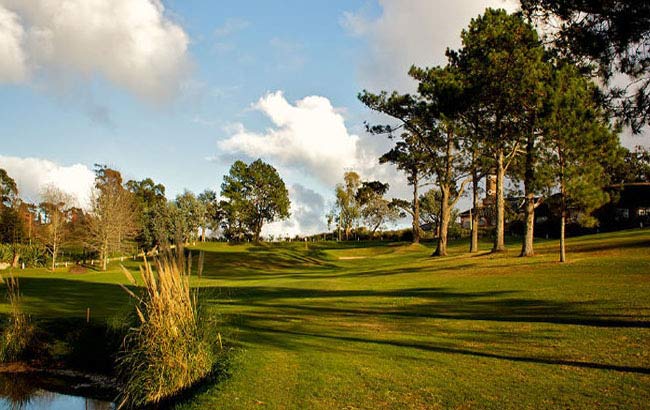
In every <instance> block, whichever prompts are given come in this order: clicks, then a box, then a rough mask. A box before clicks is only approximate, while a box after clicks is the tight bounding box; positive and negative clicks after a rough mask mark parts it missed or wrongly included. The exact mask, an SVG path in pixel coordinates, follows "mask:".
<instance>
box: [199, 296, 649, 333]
mask: <svg viewBox="0 0 650 410" xmlns="http://www.w3.org/2000/svg"><path fill="white" fill-rule="evenodd" d="M207 289H210V288H207ZM212 289H213V291H212V293H208V294H207V295H206V294H205V293H204V297H205V298H206V299H204V300H205V301H206V302H207V303H210V302H212V303H217V304H224V305H232V306H246V307H260V308H265V309H287V310H292V311H294V312H304V313H305V314H333V315H342V316H355V315H359V316H375V317H382V316H392V317H421V318H428V319H453V320H479V321H496V322H521V323H549V324H561V325H580V326H594V327H611V328H650V321H648V320H645V319H644V318H639V317H638V316H635V315H625V314H607V315H602V314H597V313H595V311H596V310H597V309H599V308H601V307H602V306H601V304H599V303H598V302H595V301H590V302H583V301H576V302H571V301H566V302H562V301H551V300H542V299H530V298H524V297H514V296H515V295H519V294H521V293H522V292H520V291H513V290H498V291H486V292H460V291H454V290H452V289H449V288H410V289H398V290H370V289H359V290H330V289H309V288H287V287H264V286H245V287H228V288H227V290H228V297H227V299H220V298H219V297H218V296H215V295H216V294H215V293H214V291H215V290H218V289H219V288H212ZM306 299H329V300H327V301H324V302H325V303H323V304H314V303H313V302H311V301H306ZM355 299H357V300H355ZM400 299H406V300H405V301H400ZM292 301H295V303H293V302H292ZM316 303H318V302H316ZM350 304H353V306H354V308H350V307H340V306H346V305H347V306H349V305H350Z"/></svg>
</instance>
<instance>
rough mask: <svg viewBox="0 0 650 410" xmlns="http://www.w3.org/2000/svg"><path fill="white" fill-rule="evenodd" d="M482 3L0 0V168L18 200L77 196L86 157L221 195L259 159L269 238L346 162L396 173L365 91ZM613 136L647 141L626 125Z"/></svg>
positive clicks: (386, 84)
mask: <svg viewBox="0 0 650 410" xmlns="http://www.w3.org/2000/svg"><path fill="white" fill-rule="evenodd" d="M486 7H503V8H506V9H508V10H510V11H513V10H515V9H516V8H517V6H516V3H515V2H513V1H512V0H457V1H441V0H327V1H326V0H320V1H301V0H278V1H272V2H271V1H267V0H257V1H247V0H240V1H237V2H231V1H228V2H225V1H224V2H222V1H219V2H216V1H208V0H202V1H199V0H164V1H160V0H48V1H41V0H0V101H2V104H1V106H2V109H1V110H0V168H4V169H6V170H7V172H8V173H9V175H10V176H12V177H13V178H14V179H15V180H16V182H17V184H18V188H19V190H20V194H21V196H22V197H23V198H24V199H25V200H28V201H34V202H35V201H38V199H39V193H40V192H41V191H42V190H43V188H44V187H46V186H48V185H55V186H58V187H59V188H61V189H62V190H64V191H66V192H69V193H70V194H72V195H73V196H74V197H75V198H76V200H77V203H78V205H80V206H88V204H89V196H90V189H91V186H92V184H93V177H94V174H93V167H94V164H106V165H108V166H110V167H113V168H116V169H118V170H120V171H121V172H122V174H123V176H124V178H125V180H126V179H138V180H140V179H143V178H147V177H150V178H153V179H154V181H156V182H157V183H162V184H164V185H165V187H166V189H167V196H168V198H170V199H173V198H174V197H175V195H177V194H179V193H181V192H183V190H184V189H189V190H191V191H193V192H195V193H199V192H201V191H203V190H204V189H208V188H209V189H214V190H216V191H217V192H218V191H219V189H220V185H221V182H222V179H223V175H224V174H225V173H227V172H228V169H229V167H230V165H231V164H232V162H233V161H234V160H236V159H243V160H246V161H251V160H254V159H257V158H262V159H263V160H265V161H266V162H269V163H270V164H272V165H273V166H275V167H276V168H277V169H278V171H279V173H280V175H281V176H282V178H283V179H284V181H285V183H286V184H287V187H288V189H289V193H290V198H291V202H292V209H291V213H292V216H291V218H290V219H288V220H287V221H283V222H278V223H274V224H271V225H269V226H267V227H266V228H265V230H264V233H266V234H274V235H291V236H293V235H295V234H298V233H303V234H311V233H316V232H320V231H323V230H325V229H326V226H325V218H324V214H325V212H326V211H327V210H328V209H329V207H330V206H331V202H332V199H333V189H334V186H335V184H336V183H337V182H339V181H341V180H342V177H343V173H344V172H345V171H347V170H355V171H357V172H358V173H359V174H360V175H361V177H362V179H364V180H370V179H380V180H382V181H387V182H389V183H390V185H391V191H390V192H389V195H390V196H399V197H405V198H406V197H407V196H408V192H409V187H408V186H407V185H406V179H405V177H404V176H403V175H401V174H399V173H398V172H397V171H395V169H394V168H393V167H392V166H390V165H381V166H380V165H379V164H378V163H377V158H378V157H379V156H380V155H381V154H382V153H384V152H385V151H387V150H388V149H389V147H390V141H388V140H387V139H386V138H385V137H379V136H370V135H367V134H366V132H365V128H364V121H369V122H376V121H385V119H383V118H381V117H379V116H377V115H376V114H374V113H372V112H370V111H369V110H368V109H366V108H365V107H363V105H362V104H361V103H360V102H359V101H358V100H357V94H358V93H359V92H360V91H361V90H364V89H367V90H369V91H373V92H377V91H380V90H394V89H396V90H400V91H403V92H406V91H410V90H413V88H414V83H413V82H412V81H410V80H409V78H408V76H407V75H406V72H407V70H408V67H409V66H410V65H412V64H416V65H420V66H434V65H439V64H443V63H444V61H445V58H444V52H445V49H446V48H447V47H452V48H457V47H458V46H459V45H460V37H459V36H460V32H461V30H462V29H463V28H464V27H466V26H467V24H468V23H469V21H470V19H471V18H472V17H476V16H477V15H478V14H480V13H481V12H482V11H483V10H484V9H485V8H486ZM624 143H625V145H628V146H632V145H635V144H640V143H643V141H642V140H641V137H625V140H624Z"/></svg>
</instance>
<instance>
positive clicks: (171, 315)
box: [117, 255, 216, 408]
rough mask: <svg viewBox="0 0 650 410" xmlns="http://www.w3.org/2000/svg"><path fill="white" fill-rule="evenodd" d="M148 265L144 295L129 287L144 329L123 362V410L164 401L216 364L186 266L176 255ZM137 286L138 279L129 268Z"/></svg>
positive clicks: (128, 342) (127, 344) (132, 334)
mask: <svg viewBox="0 0 650 410" xmlns="http://www.w3.org/2000/svg"><path fill="white" fill-rule="evenodd" d="M155 263H156V268H155V269H154V268H152V266H151V265H150V264H149V263H148V262H147V261H146V260H145V261H144V264H143V265H142V266H141V267H140V274H141V278H142V282H143V284H144V291H143V294H142V296H138V295H136V294H135V293H133V292H132V291H131V290H130V289H128V288H126V287H124V289H125V290H126V292H127V293H128V294H129V295H131V297H133V298H134V299H135V300H136V313H137V316H138V321H139V324H138V325H137V326H136V327H133V328H131V329H130V330H129V332H128V334H127V336H126V338H125V340H124V349H123V351H122V352H121V355H120V356H119V358H118V363H117V364H118V374H119V376H120V378H121V380H122V381H123V383H124V388H123V390H122V392H121V394H120V397H119V398H118V399H119V400H118V408H133V407H139V406H145V405H151V404H156V403H160V402H163V401H165V400H167V399H170V398H173V397H174V396H176V395H178V394H179V393H181V392H182V391H184V390H185V389H187V388H189V387H191V386H193V385H194V384H195V383H197V382H198V381H200V380H201V379H203V378H204V377H206V376H207V375H208V374H209V373H210V371H211V370H212V367H213V365H214V363H215V361H216V354H215V352H214V349H213V344H212V343H211V342H210V340H211V339H210V336H212V339H214V335H213V334H212V335H211V334H210V332H209V331H208V328H209V321H208V320H202V319H200V318H199V313H198V308H197V294H196V293H195V292H194V291H192V290H191V289H190V285H189V277H188V275H187V274H185V273H184V272H183V269H182V266H183V264H182V263H181V262H179V261H177V260H175V259H174V258H173V257H172V256H171V255H167V256H163V257H160V258H158V259H157V260H156V262H155ZM123 270H124V273H125V275H126V276H127V278H128V279H129V281H131V283H132V284H134V285H135V283H136V281H135V278H134V277H133V276H132V275H131V273H130V272H129V271H128V270H126V269H123Z"/></svg>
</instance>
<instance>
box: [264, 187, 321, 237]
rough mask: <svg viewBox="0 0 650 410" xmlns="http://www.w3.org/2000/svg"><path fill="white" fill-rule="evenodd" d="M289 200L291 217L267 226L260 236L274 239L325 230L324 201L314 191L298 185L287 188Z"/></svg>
mask: <svg viewBox="0 0 650 410" xmlns="http://www.w3.org/2000/svg"><path fill="white" fill-rule="evenodd" d="M289 199H290V200H291V217H290V218H289V219H287V220H285V221H278V222H273V223H270V224H267V225H265V226H264V227H263V229H262V235H264V236H269V235H273V236H274V237H276V238H277V237H286V236H287V235H288V236H290V237H294V236H296V235H312V234H316V233H320V232H324V231H326V230H327V226H326V224H325V219H324V218H325V200H324V199H323V196H322V195H321V194H319V193H318V192H316V191H313V190H311V189H309V188H305V187H304V186H302V185H300V184H294V185H291V186H290V187H289Z"/></svg>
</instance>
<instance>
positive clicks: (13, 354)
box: [0, 276, 35, 363]
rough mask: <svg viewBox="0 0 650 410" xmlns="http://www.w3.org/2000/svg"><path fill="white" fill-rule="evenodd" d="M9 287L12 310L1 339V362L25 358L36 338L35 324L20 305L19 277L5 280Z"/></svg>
mask: <svg viewBox="0 0 650 410" xmlns="http://www.w3.org/2000/svg"><path fill="white" fill-rule="evenodd" d="M3 282H4V283H5V285H6V288H7V298H8V299H9V304H10V306H11V312H10V314H9V318H8V319H7V321H6V323H5V326H4V328H3V329H2V336H1V337H2V339H1V340H0V362H3V363H6V362H12V361H16V360H19V359H21V358H23V357H24V356H25V354H26V352H27V350H28V349H29V347H30V346H31V343H32V340H33V338H34V333H35V332H34V326H33V325H32V323H31V322H30V320H29V317H28V316H27V315H25V314H24V313H23V311H22V308H21V305H20V288H19V285H18V279H16V278H15V277H13V276H9V278H7V279H5V280H3Z"/></svg>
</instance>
